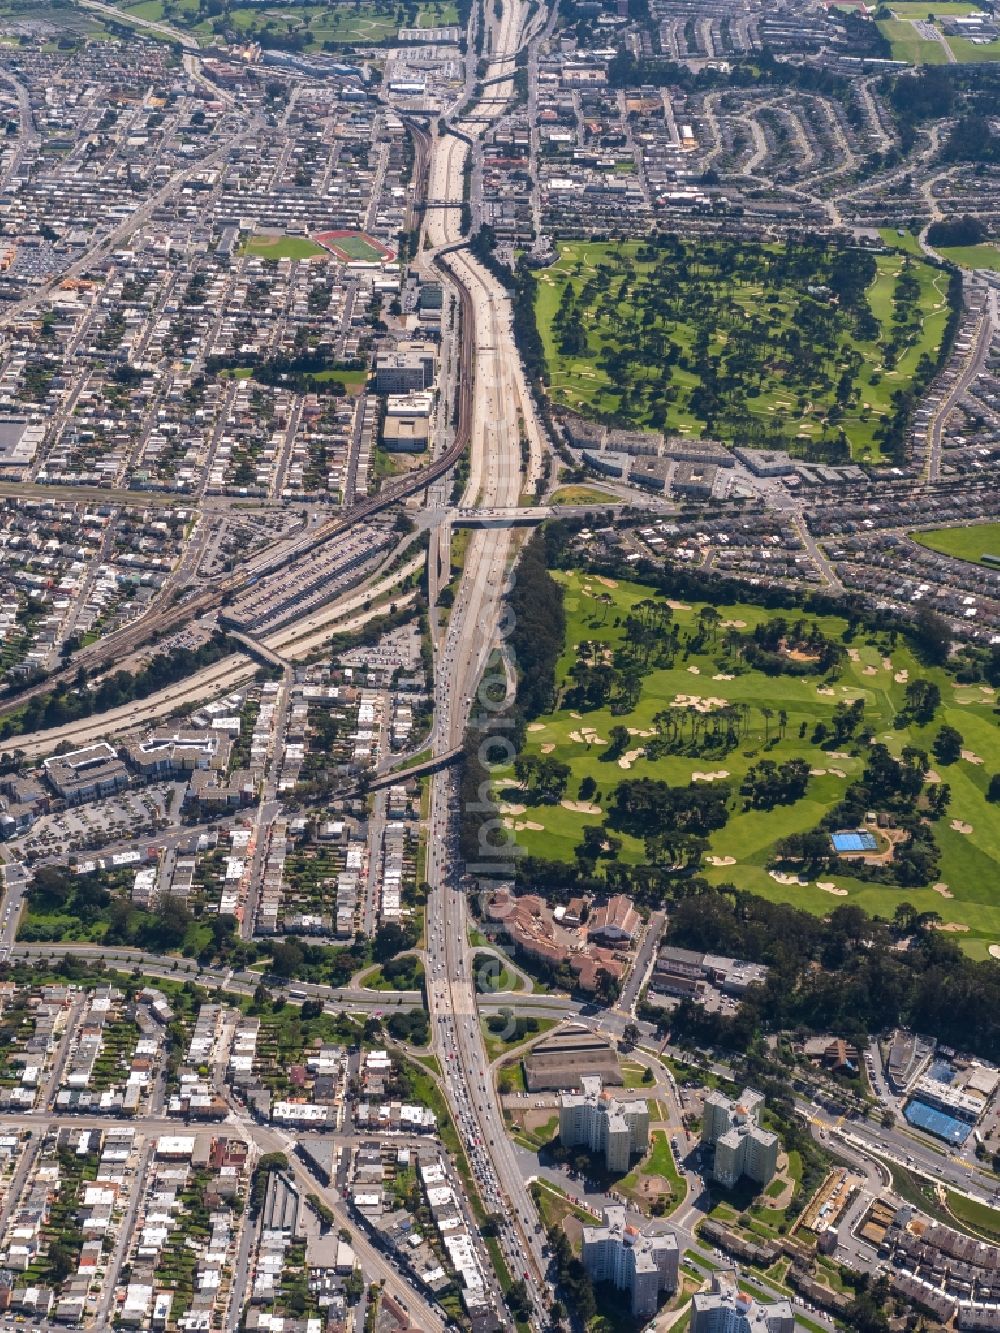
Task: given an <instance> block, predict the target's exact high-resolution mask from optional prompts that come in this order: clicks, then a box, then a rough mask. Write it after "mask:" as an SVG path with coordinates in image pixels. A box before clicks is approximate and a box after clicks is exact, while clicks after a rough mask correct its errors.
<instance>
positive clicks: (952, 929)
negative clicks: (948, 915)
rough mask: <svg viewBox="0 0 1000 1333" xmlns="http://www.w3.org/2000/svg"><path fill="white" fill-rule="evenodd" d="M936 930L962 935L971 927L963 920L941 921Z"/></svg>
mask: <svg viewBox="0 0 1000 1333" xmlns="http://www.w3.org/2000/svg"><path fill="white" fill-rule="evenodd" d="M935 929H936V930H946V931H947V932H948V933H949V934H950V935H962V934H964V933H965V931H967V930H968V929H969V927H968V926H966V925H964V924H963V923H962V922H961V921H939V922H938V924H937V926H936V927H935Z"/></svg>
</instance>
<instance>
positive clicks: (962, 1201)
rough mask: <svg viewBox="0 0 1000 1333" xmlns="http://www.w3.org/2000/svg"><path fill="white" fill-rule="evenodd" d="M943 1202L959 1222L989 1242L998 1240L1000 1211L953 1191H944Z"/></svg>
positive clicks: (999, 1237)
mask: <svg viewBox="0 0 1000 1333" xmlns="http://www.w3.org/2000/svg"><path fill="white" fill-rule="evenodd" d="M945 1202H946V1204H947V1206H948V1211H949V1212H950V1213H954V1215H955V1217H957V1218H958V1220H959V1221H960V1222H964V1223H965V1224H966V1226H969V1227H972V1229H973V1230H974V1231H978V1232H979V1233H980V1234H981V1235H983V1236H986V1237H987V1238H988V1239H989V1240H992V1241H994V1242H995V1241H998V1240H1000V1211H998V1210H997V1209H996V1208H991V1207H990V1206H989V1204H985V1203H980V1202H979V1201H978V1200H977V1199H967V1198H966V1197H965V1195H964V1194H956V1193H955V1191H954V1190H947V1191H945Z"/></svg>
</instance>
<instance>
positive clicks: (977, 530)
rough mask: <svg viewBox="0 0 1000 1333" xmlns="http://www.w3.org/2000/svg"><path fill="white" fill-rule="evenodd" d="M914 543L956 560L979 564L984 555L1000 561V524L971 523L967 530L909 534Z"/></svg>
mask: <svg viewBox="0 0 1000 1333" xmlns="http://www.w3.org/2000/svg"><path fill="white" fill-rule="evenodd" d="M911 536H912V537H913V540H914V541H917V542H919V543H920V545H921V546H926V547H927V549H928V550H930V551H940V552H941V554H942V555H953V556H955V558H956V559H958V560H969V561H971V562H972V563H973V564H981V563H982V560H983V556H984V555H993V556H996V558H997V560H1000V523H973V524H972V526H971V527H968V528H932V529H930V531H928V532H914V533H911Z"/></svg>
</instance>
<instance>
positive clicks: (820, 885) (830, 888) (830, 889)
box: [816, 879, 847, 898]
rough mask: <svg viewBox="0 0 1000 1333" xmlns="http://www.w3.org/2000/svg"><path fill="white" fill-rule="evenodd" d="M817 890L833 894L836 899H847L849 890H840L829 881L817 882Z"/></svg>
mask: <svg viewBox="0 0 1000 1333" xmlns="http://www.w3.org/2000/svg"><path fill="white" fill-rule="evenodd" d="M816 887H817V889H822V890H823V892H824V893H832V894H833V896H834V897H835V898H846V897H847V890H846V889H841V888H838V887H837V885H836V884H834V883H833V882H832V880H829V879H818V880H817V881H816Z"/></svg>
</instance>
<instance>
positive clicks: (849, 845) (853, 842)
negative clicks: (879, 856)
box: [830, 829, 878, 852]
mask: <svg viewBox="0 0 1000 1333" xmlns="http://www.w3.org/2000/svg"><path fill="white" fill-rule="evenodd" d="M830 840H831V842H832V843H833V850H834V851H835V852H875V851H878V841H877V839H876V837H875V834H874V833H866V832H865V831H864V829H842V830H841V831H840V832H839V833H831V835H830Z"/></svg>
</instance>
